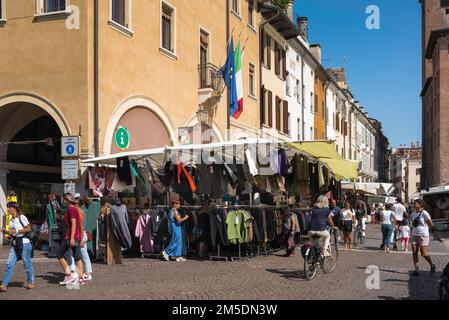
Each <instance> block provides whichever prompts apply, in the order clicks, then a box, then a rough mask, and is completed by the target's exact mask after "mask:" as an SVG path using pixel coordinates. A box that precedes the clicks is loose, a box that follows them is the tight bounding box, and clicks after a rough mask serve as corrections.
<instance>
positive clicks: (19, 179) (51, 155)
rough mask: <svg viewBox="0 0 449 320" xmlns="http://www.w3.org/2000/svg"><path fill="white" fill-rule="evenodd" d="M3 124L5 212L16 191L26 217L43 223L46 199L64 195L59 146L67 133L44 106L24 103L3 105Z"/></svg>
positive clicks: (0, 173)
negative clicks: (10, 193)
mask: <svg viewBox="0 0 449 320" xmlns="http://www.w3.org/2000/svg"><path fill="white" fill-rule="evenodd" d="M0 102H1V99H0ZM59 120H61V119H59ZM0 123H2V124H3V125H2V126H1V128H0V185H1V190H0V197H1V198H2V199H1V200H2V201H1V205H2V208H3V209H4V210H5V209H6V208H5V204H6V203H5V195H6V194H7V193H8V191H14V192H15V193H16V194H17V196H18V200H19V202H20V204H21V206H22V209H23V211H24V212H25V213H26V215H27V216H28V217H29V218H30V219H31V220H33V221H42V220H44V219H45V204H46V199H47V195H48V194H50V193H58V194H62V193H63V192H64V184H63V181H62V180H61V154H60V152H61V151H60V150H61V147H60V143H61V136H62V135H63V131H64V134H67V131H66V130H65V128H64V127H63V128H61V127H60V126H59V124H58V122H57V121H56V120H55V119H54V118H53V117H52V116H51V115H50V114H49V113H48V112H47V111H46V110H44V109H43V108H42V107H41V106H39V105H36V104H33V103H30V102H24V101H20V102H18V101H16V102H11V103H8V104H4V105H1V104H0Z"/></svg>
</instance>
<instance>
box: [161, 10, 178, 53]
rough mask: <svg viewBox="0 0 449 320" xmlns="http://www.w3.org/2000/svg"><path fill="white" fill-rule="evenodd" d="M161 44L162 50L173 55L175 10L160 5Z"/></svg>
mask: <svg viewBox="0 0 449 320" xmlns="http://www.w3.org/2000/svg"><path fill="white" fill-rule="evenodd" d="M161 20H162V25H161V30H162V39H161V40H162V41H161V42H162V43H161V46H162V48H163V49H165V50H167V51H169V52H171V53H175V9H174V8H173V7H171V6H169V5H168V4H166V3H164V2H163V3H162V19H161Z"/></svg>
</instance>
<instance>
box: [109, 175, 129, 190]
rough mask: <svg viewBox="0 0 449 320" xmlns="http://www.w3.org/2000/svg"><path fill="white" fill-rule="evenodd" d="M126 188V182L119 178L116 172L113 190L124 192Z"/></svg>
mask: <svg viewBox="0 0 449 320" xmlns="http://www.w3.org/2000/svg"><path fill="white" fill-rule="evenodd" d="M125 188H126V182H125V181H122V180H120V179H119V178H118V174H117V172H116V173H115V174H114V182H113V183H112V186H111V191H114V192H124V191H125Z"/></svg>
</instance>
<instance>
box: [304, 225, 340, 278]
mask: <svg viewBox="0 0 449 320" xmlns="http://www.w3.org/2000/svg"><path fill="white" fill-rule="evenodd" d="M329 233H330V235H331V238H330V244H329V254H330V256H329V257H325V255H324V252H323V249H322V247H321V246H320V244H319V242H320V241H319V240H321V238H320V237H318V236H312V237H311V238H310V242H309V243H306V244H305V245H304V246H303V249H302V251H303V257H304V275H305V277H306V279H307V280H312V279H313V278H315V276H316V274H317V271H318V269H319V267H321V269H322V270H323V272H324V273H325V274H329V273H332V272H334V271H335V269H336V268H337V262H338V241H337V228H335V229H330V230H329ZM322 241H323V242H324V240H322Z"/></svg>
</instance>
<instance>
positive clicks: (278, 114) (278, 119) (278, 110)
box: [276, 97, 281, 131]
mask: <svg viewBox="0 0 449 320" xmlns="http://www.w3.org/2000/svg"><path fill="white" fill-rule="evenodd" d="M276 129H277V130H279V131H281V100H280V99H279V98H278V97H276Z"/></svg>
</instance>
